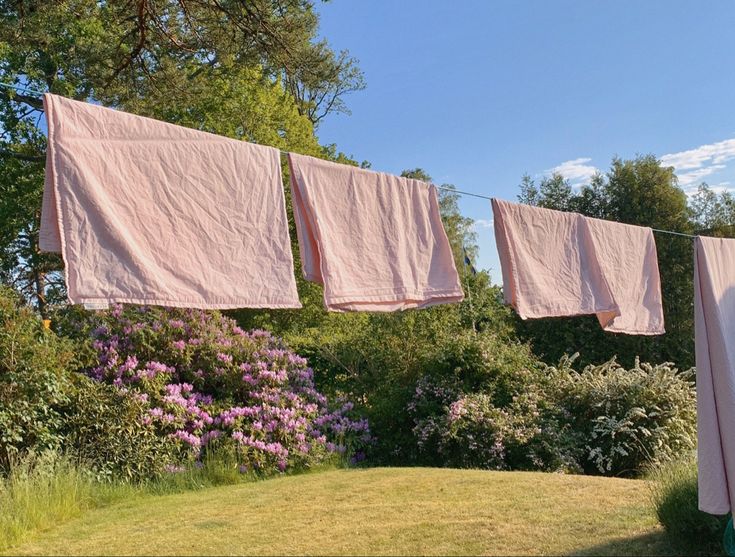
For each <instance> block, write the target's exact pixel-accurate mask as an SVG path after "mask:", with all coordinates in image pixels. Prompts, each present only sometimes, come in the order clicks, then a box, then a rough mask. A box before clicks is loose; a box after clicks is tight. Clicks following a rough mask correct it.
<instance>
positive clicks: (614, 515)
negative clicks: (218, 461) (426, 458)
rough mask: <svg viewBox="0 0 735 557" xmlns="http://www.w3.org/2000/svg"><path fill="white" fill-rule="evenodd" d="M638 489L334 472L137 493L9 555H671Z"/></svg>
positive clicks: (643, 489) (535, 479) (396, 471)
mask: <svg viewBox="0 0 735 557" xmlns="http://www.w3.org/2000/svg"><path fill="white" fill-rule="evenodd" d="M648 498H649V492H648V486H647V484H646V483H645V482H644V481H640V480H622V479H609V478H594V477H585V476H565V475H556V474H541V473H530V472H528V473H526V472H486V471H477V470H446V469H431V468H373V469H365V470H335V471H328V472H321V473H313V474H305V475H297V476H288V477H282V478H276V479H272V480H267V481H261V482H255V483H248V484H240V485H236V486H228V487H218V488H211V489H207V490H202V491H191V492H186V493H182V494H177V495H165V496H150V495H149V496H140V497H134V498H132V499H131V500H129V501H126V502H124V503H119V504H116V505H113V506H110V507H107V508H103V509H99V510H95V511H90V512H89V513H87V514H85V515H83V516H82V517H81V518H78V519H76V520H73V521H72V522H68V523H66V524H63V525H61V526H59V527H57V528H55V529H53V530H51V531H47V532H42V533H40V534H38V535H37V536H36V538H35V539H34V540H33V541H31V542H30V543H26V544H24V545H22V546H20V547H16V548H13V549H12V550H10V551H9V553H10V554H33V555H38V554H48V555H56V554H87V555H115V554H126V555H131V554H132V555H137V554H159V555H187V554H188V555H194V554H211V555H227V554H271V555H279V554H330V555H336V554H394V555H412V554H516V555H518V554H556V555H558V554H575V553H578V554H584V555H590V554H597V555H672V554H675V550H674V549H673V548H672V547H670V546H669V544H668V542H667V540H666V537H665V535H664V534H663V532H662V530H661V529H660V527H658V526H657V525H656V520H655V518H654V516H653V515H652V513H651V510H650V507H649V503H648Z"/></svg>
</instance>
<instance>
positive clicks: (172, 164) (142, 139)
mask: <svg viewBox="0 0 735 557" xmlns="http://www.w3.org/2000/svg"><path fill="white" fill-rule="evenodd" d="M44 107H45V111H46V119H47V121H48V134H49V141H48V155H47V161H46V184H45V188H44V195H43V208H42V217H41V231H40V247H41V249H43V250H45V251H54V252H61V253H62V255H63V258H64V263H65V273H66V285H67V290H68V295H69V300H70V301H71V302H72V303H84V304H89V305H90V306H94V305H97V306H100V307H104V305H105V304H106V303H109V302H125V303H133V304H154V305H166V306H176V307H192V308H238V307H276V308H297V307H301V305H300V303H299V300H298V295H297V292H296V280H295V276H294V271H293V258H292V255H291V245H290V241H289V236H288V223H287V220H286V209H285V200H284V195H283V186H282V183H281V167H280V155H279V152H278V150H276V149H273V148H271V147H263V146H260V145H253V144H250V143H246V142H243V141H237V140H234V139H228V138H224V137H220V136H217V135H212V134H209V133H204V132H200V131H196V130H192V129H188V128H183V127H180V126H175V125H172V124H167V123H165V122H159V121H157V120H153V119H150V118H144V117H141V116H135V115H133V114H127V113H125V112H119V111H116V110H111V109H108V108H103V107H101V106H96V105H93V104H88V103H83V102H78V101H73V100H70V99H66V98H63V97H58V96H55V95H45V96H44Z"/></svg>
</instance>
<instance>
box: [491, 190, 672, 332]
mask: <svg viewBox="0 0 735 557" xmlns="http://www.w3.org/2000/svg"><path fill="white" fill-rule="evenodd" d="M492 206H493V216H494V221H493V222H494V227H495V241H496V243H497V247H498V252H499V254H500V263H501V270H502V273H503V294H504V296H505V301H506V303H508V304H509V305H511V306H512V307H513V308H514V309H515V310H516V311H517V312H518V314H519V315H520V316H521V318H523V319H528V318H540V317H561V316H572V315H584V314H596V315H597V318H598V320H599V322H600V325H601V326H602V327H603V329H605V330H606V331H611V332H617V333H627V334H636V335H659V334H663V333H664V318H663V306H662V301H661V283H660V277H659V271H658V260H657V256H656V243H655V241H654V238H653V232H652V231H651V229H650V228H645V227H642V226H632V225H628V224H621V223H616V222H611V221H605V220H600V219H593V218H588V217H584V216H582V215H580V214H578V213H569V212H564V211H554V210H551V209H544V208H540V207H532V206H529V205H520V204H516V203H509V202H507V201H502V200H499V199H493V200H492Z"/></svg>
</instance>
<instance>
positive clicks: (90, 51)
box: [0, 0, 364, 311]
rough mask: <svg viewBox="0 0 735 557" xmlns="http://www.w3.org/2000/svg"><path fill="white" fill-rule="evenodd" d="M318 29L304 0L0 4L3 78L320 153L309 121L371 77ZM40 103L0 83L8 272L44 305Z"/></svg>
mask: <svg viewBox="0 0 735 557" xmlns="http://www.w3.org/2000/svg"><path fill="white" fill-rule="evenodd" d="M317 30H318V17H317V14H316V13H315V11H314V7H313V4H312V2H310V1H308V0H217V1H209V0H162V1H157V0H156V1H154V0H127V1H111V0H0V81H3V82H9V83H15V84H18V85H22V86H26V87H30V88H33V89H37V90H41V91H46V90H48V91H51V92H54V93H58V94H62V95H65V96H69V97H73V98H77V99H84V100H90V101H96V102H101V103H103V104H105V105H107V106H114V107H118V108H122V109H125V110H127V111H130V112H134V113H137V114H144V115H148V116H153V117H157V118H160V119H163V120H167V121H170V122H173V123H178V124H181V125H186V126H190V127H193V128H197V129H202V130H207V131H212V132H214V133H219V134H223V135H228V136H230V137H237V138H241V139H246V140H249V141H255V142H259V143H267V144H270V145H275V146H278V147H281V148H287V149H292V150H296V151H300V152H305V153H309V154H317V155H321V154H323V151H322V150H321V149H320V148H319V146H318V144H317V142H316V139H315V137H314V132H313V126H314V124H315V123H316V122H318V121H320V120H321V119H322V118H324V116H325V115H327V114H329V113H331V112H336V111H341V110H344V109H345V107H344V101H343V97H344V95H346V94H347V93H349V92H351V91H354V90H357V89H359V88H361V87H362V86H363V85H364V84H363V81H362V74H361V73H360V72H359V70H358V69H357V67H356V64H355V61H354V60H353V59H351V58H350V57H349V55H348V54H347V53H345V52H342V53H339V54H335V53H334V52H333V51H332V50H331V49H330V48H329V47H328V45H327V44H326V43H325V42H324V41H320V40H318V37H317ZM295 91H298V92H300V94H295ZM41 110H42V103H41V101H40V99H39V98H38V97H36V96H34V95H32V94H27V93H23V92H21V93H19V92H17V91H13V90H11V89H6V88H0V134H1V135H0V193H2V196H1V197H2V200H3V202H0V211H2V213H0V217H1V218H2V219H3V220H2V223H0V272H1V273H2V275H1V278H2V279H3V280H4V281H7V282H11V283H13V284H14V285H15V286H16V287H17V288H18V289H19V290H20V291H21V292H23V293H25V294H26V297H27V299H29V300H30V301H33V302H35V303H36V304H37V305H38V307H39V308H40V309H41V310H42V311H43V310H44V308H45V303H46V299H47V297H48V296H49V295H50V294H51V293H52V292H51V291H50V290H49V277H56V278H59V276H60V275H59V273H58V270H59V268H60V261H59V259H58V258H55V257H49V256H46V255H44V254H40V253H39V252H38V246H37V231H38V217H39V208H40V198H41V191H42V176H43V161H44V153H45V139H44V136H43V133H42V114H41ZM20 177H22V179H21V178H20ZM14 199H18V200H21V199H22V201H23V202H22V203H11V202H10V201H9V200H14Z"/></svg>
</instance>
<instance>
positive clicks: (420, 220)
mask: <svg viewBox="0 0 735 557" xmlns="http://www.w3.org/2000/svg"><path fill="white" fill-rule="evenodd" d="M289 164H290V168H291V191H292V192H293V206H294V217H295V220H296V230H297V232H298V239H299V247H300V253H301V262H302V265H303V271H304V277H306V279H307V280H311V281H314V282H319V283H321V284H324V304H325V305H326V307H327V309H329V310H331V311H357V310H359V311H394V310H399V309H400V310H403V309H407V308H420V307H427V306H431V305H434V304H443V303H449V302H459V301H461V300H462V299H463V298H464V294H463V292H462V287H461V285H460V282H459V276H458V274H457V269H456V267H455V264H454V257H453V256H452V250H451V248H450V246H449V240H448V239H447V235H446V232H445V231H444V227H443V225H442V221H441V217H440V215H439V203H438V201H437V195H436V188H434V187H433V186H429V185H428V184H425V183H423V182H420V181H418V180H411V179H408V178H399V177H397V176H391V175H389V174H383V173H378V172H372V171H368V170H363V169H361V168H356V167H353V166H347V165H342V164H335V163H332V162H328V161H323V160H320V159H315V158H312V157H305V156H301V155H295V154H291V155H289Z"/></svg>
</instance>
